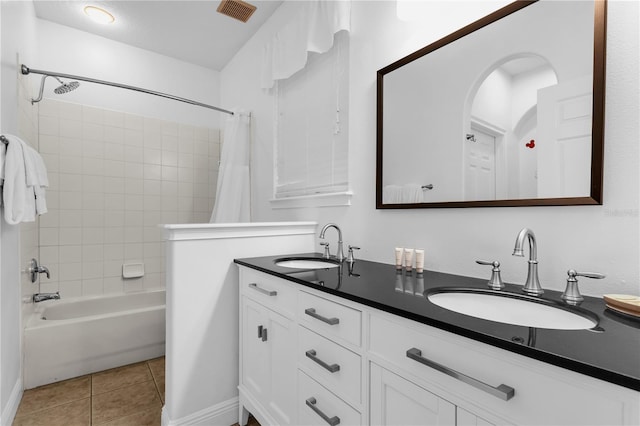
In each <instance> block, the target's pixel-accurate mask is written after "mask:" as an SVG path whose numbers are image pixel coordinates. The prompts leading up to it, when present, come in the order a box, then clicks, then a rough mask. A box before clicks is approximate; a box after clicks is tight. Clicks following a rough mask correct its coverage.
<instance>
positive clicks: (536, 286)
mask: <svg viewBox="0 0 640 426" xmlns="http://www.w3.org/2000/svg"><path fill="white" fill-rule="evenodd" d="M527 237H528V238H529V269H528V271H527V281H526V282H525V284H524V288H523V289H522V291H523V292H525V293H527V294H529V295H531V296H540V295H541V294H542V293H544V290H543V289H542V287H541V286H540V281H539V280H538V247H537V245H536V236H535V234H534V233H533V231H532V230H531V229H529V228H523V229H522V230H521V231H520V233H519V234H518V238H516V245H515V247H514V248H513V256H520V257H524V250H523V247H522V246H523V245H524V240H525V238H527Z"/></svg>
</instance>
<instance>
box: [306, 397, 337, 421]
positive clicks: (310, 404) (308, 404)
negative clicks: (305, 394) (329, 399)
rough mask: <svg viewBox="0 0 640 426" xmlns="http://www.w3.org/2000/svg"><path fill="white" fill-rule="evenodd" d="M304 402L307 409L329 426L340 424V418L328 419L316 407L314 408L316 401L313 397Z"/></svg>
mask: <svg viewBox="0 0 640 426" xmlns="http://www.w3.org/2000/svg"><path fill="white" fill-rule="evenodd" d="M305 402H306V404H307V407H309V408H311V409H312V410H313V411H314V412H315V413H316V414H317V415H319V416H320V417H322V420H324V421H325V422H327V423H329V424H330V425H331V426H336V425H339V424H340V417H338V416H333V417H329V416H327V415H326V414H325V413H323V412H322V411H321V410H320V409H319V408H318V407H316V399H315V398H314V397H311V398H309V399H307V400H306V401H305Z"/></svg>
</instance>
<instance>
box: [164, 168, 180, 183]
mask: <svg viewBox="0 0 640 426" xmlns="http://www.w3.org/2000/svg"><path fill="white" fill-rule="evenodd" d="M162 180H163V181H164V180H166V181H170V182H176V181H177V180H178V168H177V167H172V166H162Z"/></svg>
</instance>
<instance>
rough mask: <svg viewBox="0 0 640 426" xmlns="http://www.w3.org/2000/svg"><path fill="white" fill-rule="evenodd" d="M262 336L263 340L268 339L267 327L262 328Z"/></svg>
mask: <svg viewBox="0 0 640 426" xmlns="http://www.w3.org/2000/svg"><path fill="white" fill-rule="evenodd" d="M260 337H261V338H262V341H263V342H266V341H267V329H266V328H263V329H262V333H260Z"/></svg>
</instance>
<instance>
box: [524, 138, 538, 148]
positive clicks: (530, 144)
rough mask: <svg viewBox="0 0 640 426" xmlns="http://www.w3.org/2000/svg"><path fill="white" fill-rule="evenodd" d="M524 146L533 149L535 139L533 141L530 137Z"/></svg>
mask: <svg viewBox="0 0 640 426" xmlns="http://www.w3.org/2000/svg"><path fill="white" fill-rule="evenodd" d="M524 146H526V147H527V148H531V149H533V148H535V146H536V141H534V140H533V139H531V140H530V141H529V143H526V144H524Z"/></svg>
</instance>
